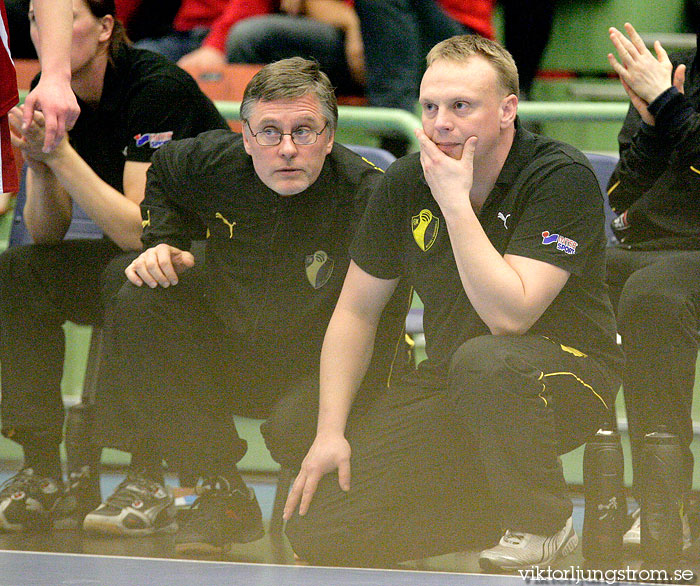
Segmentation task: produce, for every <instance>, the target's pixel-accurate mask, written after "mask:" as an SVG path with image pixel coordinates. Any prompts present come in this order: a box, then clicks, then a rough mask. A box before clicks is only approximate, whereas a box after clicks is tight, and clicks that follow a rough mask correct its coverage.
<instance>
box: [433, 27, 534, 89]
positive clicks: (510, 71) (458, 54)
mask: <svg viewBox="0 0 700 586" xmlns="http://www.w3.org/2000/svg"><path fill="white" fill-rule="evenodd" d="M474 56H480V57H483V58H484V59H486V61H488V62H489V63H490V64H491V65H492V66H493V68H494V69H495V70H496V76H497V77H498V83H499V85H500V86H501V88H502V89H503V90H504V91H505V93H506V95H509V94H514V95H515V96H519V95H520V82H519V81H518V68H517V66H516V65H515V61H514V60H513V56H512V55H511V54H510V53H509V52H508V51H506V49H505V48H504V47H503V46H502V45H500V44H499V43H497V42H496V41H492V40H490V39H487V38H485V37H482V36H479V35H457V36H454V37H450V38H449V39H445V40H444V41H441V42H440V43H438V44H437V45H435V46H434V47H433V48H432V49H431V50H430V52H429V53H428V56H427V57H426V62H427V65H428V67H430V66H431V65H432V64H433V63H434V62H435V61H438V60H440V59H444V60H445V61H455V62H457V63H465V62H466V61H467V60H468V59H470V58H471V57H474Z"/></svg>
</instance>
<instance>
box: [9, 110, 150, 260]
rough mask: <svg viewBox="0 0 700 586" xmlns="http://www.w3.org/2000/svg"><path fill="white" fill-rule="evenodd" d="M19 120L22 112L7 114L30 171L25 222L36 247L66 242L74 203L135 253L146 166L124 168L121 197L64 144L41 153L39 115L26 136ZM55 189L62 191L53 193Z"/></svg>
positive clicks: (129, 164) (134, 164) (129, 163)
mask: <svg viewBox="0 0 700 586" xmlns="http://www.w3.org/2000/svg"><path fill="white" fill-rule="evenodd" d="M21 117H22V112H21V109H20V108H13V109H12V111H11V112H10V123H11V124H12V127H13V129H14V130H15V132H16V133H17V134H18V136H15V137H13V144H15V146H18V147H19V148H20V149H21V150H22V153H23V155H24V156H25V158H26V159H27V161H28V164H29V167H30V169H29V179H28V182H27V188H28V192H27V205H26V208H25V218H26V220H27V228H28V229H29V231H30V233H31V234H32V237H33V238H34V239H35V241H36V242H57V241H60V240H61V239H62V238H63V237H64V236H65V233H66V230H67V229H68V224H70V211H69V210H70V207H71V203H70V200H71V199H72V200H74V201H75V202H76V203H77V204H78V205H79V206H80V207H81V208H83V210H84V211H85V213H86V214H87V215H88V216H89V217H90V218H91V219H92V220H93V221H94V222H95V223H96V224H97V225H98V226H100V228H102V230H103V231H104V233H105V234H107V235H108V236H109V237H110V238H111V239H112V240H113V241H114V242H115V243H116V244H117V245H118V246H119V247H121V248H122V249H123V250H139V249H140V248H141V212H140V209H139V203H141V200H143V196H144V191H145V185H146V171H147V170H148V167H149V166H150V163H141V162H134V161H127V162H126V164H125V165H124V180H123V183H124V194H121V193H119V192H118V191H117V190H116V189H114V188H113V187H112V186H110V185H108V184H107V183H106V182H105V181H103V180H102V179H100V177H99V176H98V175H97V173H95V172H94V171H93V170H92V168H91V167H90V166H89V165H88V164H87V163H86V162H85V161H84V160H83V159H82V158H81V157H80V155H78V153H77V152H76V151H75V149H73V147H72V146H71V145H70V144H69V143H68V140H67V139H65V138H64V139H63V140H62V141H61V143H60V144H59V145H58V147H57V148H56V149H55V150H53V151H52V152H50V153H45V152H43V149H42V144H43V139H44V126H43V124H44V123H43V116H42V115H41V114H40V113H35V114H34V119H33V121H32V123H31V124H30V125H29V127H28V128H26V129H25V130H24V131H22V130H21V120H22V118H21ZM40 170H41V171H40ZM49 174H50V175H51V176H49ZM57 184H58V185H60V189H57V188H56V186H57ZM125 196H126V197H125Z"/></svg>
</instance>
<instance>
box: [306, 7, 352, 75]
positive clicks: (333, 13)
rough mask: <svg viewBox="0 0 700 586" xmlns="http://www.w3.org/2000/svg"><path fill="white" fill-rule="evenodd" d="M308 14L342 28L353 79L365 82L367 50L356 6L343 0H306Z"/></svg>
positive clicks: (346, 56)
mask: <svg viewBox="0 0 700 586" xmlns="http://www.w3.org/2000/svg"><path fill="white" fill-rule="evenodd" d="M306 14H307V15H308V16H310V17H311V18H313V19H315V20H318V21H320V22H324V23H326V24H329V25H331V26H334V27H336V28H339V29H341V30H342V31H343V32H344V33H345V58H346V60H347V62H348V67H349V68H350V73H351V74H352V77H353V79H354V80H355V81H356V82H358V83H359V84H362V85H364V83H365V52H364V45H363V44H362V33H361V31H360V19H359V18H358V16H357V13H356V12H355V10H354V8H352V6H350V5H349V4H348V3H347V2H343V0H306Z"/></svg>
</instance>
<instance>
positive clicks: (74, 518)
mask: <svg viewBox="0 0 700 586" xmlns="http://www.w3.org/2000/svg"><path fill="white" fill-rule="evenodd" d="M101 501H102V499H101V498H100V477H99V474H93V473H92V472H91V471H90V466H83V467H82V468H81V469H80V471H79V472H71V473H70V475H69V476H68V486H67V488H66V491H65V494H64V495H63V498H62V499H61V500H60V501H59V503H58V504H57V506H56V508H55V512H54V516H55V520H54V527H56V528H58V529H77V528H80V527H82V526H83V520H84V519H85V516H86V515H87V514H88V513H89V512H90V511H92V510H93V509H95V508H96V507H99V506H100V503H101Z"/></svg>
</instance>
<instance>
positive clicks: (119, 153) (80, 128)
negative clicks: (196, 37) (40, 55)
mask: <svg viewBox="0 0 700 586" xmlns="http://www.w3.org/2000/svg"><path fill="white" fill-rule="evenodd" d="M37 82H38V77H37V78H36V79H35V80H34V83H33V85H36V83H37ZM78 103H79V105H80V116H79V117H78V120H77V122H76V123H75V126H74V127H73V129H72V130H70V132H69V133H68V136H69V140H70V143H71V145H72V146H73V148H75V150H76V151H77V153H78V154H79V155H80V156H81V157H82V158H83V159H84V160H85V162H86V163H87V164H88V165H89V166H90V167H91V168H92V169H93V171H95V173H97V175H98V176H99V177H100V178H101V179H102V180H103V181H105V182H106V183H108V184H109V185H111V186H112V187H114V189H116V190H117V191H119V192H121V193H123V192H124V185H123V178H124V163H125V162H126V161H138V162H149V161H150V160H151V156H152V155H153V153H154V152H155V151H156V149H158V148H159V147H161V146H162V145H164V144H166V143H168V142H170V141H171V140H177V139H180V138H186V137H191V136H196V135H197V134H199V133H200V132H204V131H205V130H212V129H215V128H228V125H227V123H226V121H225V120H224V119H223V118H222V117H221V115H220V114H219V112H218V110H217V109H216V107H215V106H214V104H213V103H212V101H211V100H210V99H209V98H207V97H206V96H205V95H204V94H203V93H202V91H201V90H200V89H199V86H197V83H196V82H195V81H194V79H192V77H191V76H190V75H189V74H188V73H186V72H185V71H184V70H182V69H181V68H180V67H178V66H177V65H175V64H174V63H171V62H170V61H168V60H167V59H165V58H163V57H162V56H160V55H156V54H155V53H152V52H150V51H144V50H141V49H135V48H134V47H131V46H126V45H125V46H123V47H122V48H121V49H120V50H119V51H118V52H117V55H116V56H115V58H114V63H109V64H108V65H107V70H106V72H105V78H104V87H103V89H102V96H101V98H100V102H99V104H98V105H97V107H93V106H90V105H88V104H86V103H85V102H83V101H82V100H80V99H78Z"/></svg>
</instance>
